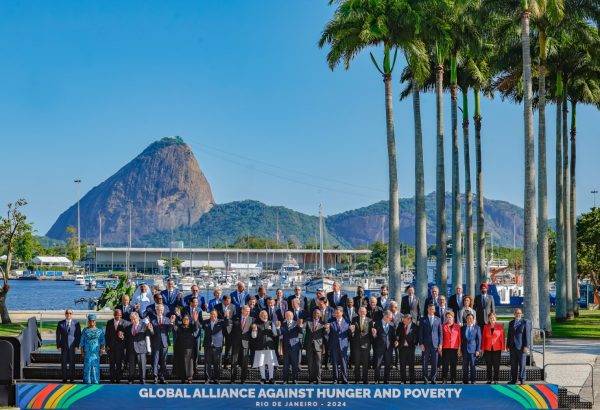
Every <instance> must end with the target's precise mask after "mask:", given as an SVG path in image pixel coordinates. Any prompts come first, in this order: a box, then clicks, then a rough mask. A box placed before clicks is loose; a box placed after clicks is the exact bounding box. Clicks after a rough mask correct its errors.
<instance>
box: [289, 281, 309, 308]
mask: <svg viewBox="0 0 600 410" xmlns="http://www.w3.org/2000/svg"><path fill="white" fill-rule="evenodd" d="M293 299H298V301H299V302H300V309H303V310H308V309H309V305H308V298H307V297H306V296H304V295H303V294H302V288H301V287H300V286H296V287H295V288H294V294H293V295H290V296H288V298H287V305H288V309H290V307H291V306H292V300H293Z"/></svg>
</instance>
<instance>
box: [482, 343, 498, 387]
mask: <svg viewBox="0 0 600 410" xmlns="http://www.w3.org/2000/svg"><path fill="white" fill-rule="evenodd" d="M501 354H502V352H501V351H500V350H494V351H492V350H488V351H486V352H485V353H484V356H485V367H486V373H487V380H488V381H489V382H491V381H494V382H497V381H498V376H499V374H500V356H501Z"/></svg>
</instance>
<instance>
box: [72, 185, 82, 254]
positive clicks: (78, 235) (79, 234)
mask: <svg viewBox="0 0 600 410" xmlns="http://www.w3.org/2000/svg"><path fill="white" fill-rule="evenodd" d="M73 182H74V183H75V187H76V190H77V260H78V261H80V262H81V218H80V213H79V195H80V194H79V185H80V184H81V179H80V178H77V179H74V180H73Z"/></svg>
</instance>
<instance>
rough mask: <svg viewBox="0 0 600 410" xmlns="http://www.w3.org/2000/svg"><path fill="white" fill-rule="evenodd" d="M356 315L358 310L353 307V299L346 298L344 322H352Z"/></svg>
mask: <svg viewBox="0 0 600 410" xmlns="http://www.w3.org/2000/svg"><path fill="white" fill-rule="evenodd" d="M356 316H358V310H357V309H356V308H355V307H354V299H352V298H347V299H346V306H344V319H346V322H348V323H352V321H353V320H354V318H355V317H356Z"/></svg>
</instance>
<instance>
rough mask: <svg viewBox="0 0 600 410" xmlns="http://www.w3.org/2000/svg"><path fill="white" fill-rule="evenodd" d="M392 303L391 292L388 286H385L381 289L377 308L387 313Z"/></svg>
mask: <svg viewBox="0 0 600 410" xmlns="http://www.w3.org/2000/svg"><path fill="white" fill-rule="evenodd" d="M391 301H392V299H390V291H389V289H388V287H387V285H383V286H382V287H381V290H380V293H379V296H378V297H377V306H379V307H380V308H381V310H382V311H385V310H387V309H388V308H389V304H390V302H391Z"/></svg>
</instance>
